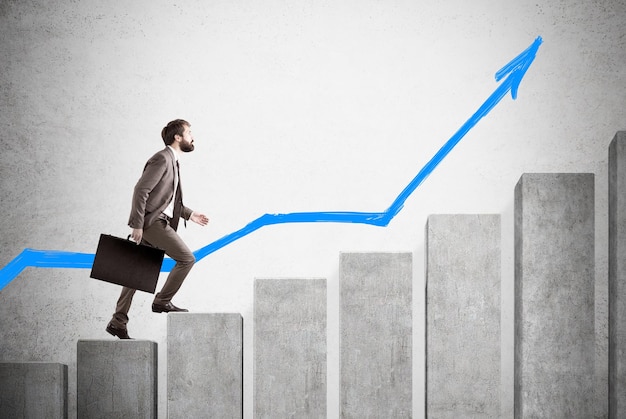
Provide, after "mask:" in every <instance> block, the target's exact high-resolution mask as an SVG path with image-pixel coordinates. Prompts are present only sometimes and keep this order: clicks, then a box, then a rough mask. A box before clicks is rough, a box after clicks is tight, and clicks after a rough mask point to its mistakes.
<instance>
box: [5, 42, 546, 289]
mask: <svg viewBox="0 0 626 419" xmlns="http://www.w3.org/2000/svg"><path fill="white" fill-rule="evenodd" d="M542 42H543V40H542V38H541V37H540V36H539V37H537V39H535V41H534V42H533V43H532V44H531V45H530V46H529V47H528V48H527V49H526V50H524V51H523V52H522V53H521V54H519V55H518V56H517V57H515V58H514V59H513V60H511V62H509V63H508V64H507V65H505V66H504V67H502V69H500V70H499V71H498V72H497V73H496V75H495V78H496V81H500V80H502V79H504V78H505V77H506V79H505V80H504V81H503V82H502V83H501V84H500V85H499V86H498V88H497V89H496V90H495V91H494V92H493V93H492V94H491V96H489V98H487V100H486V101H485V102H484V103H483V104H482V105H481V106H480V108H478V110H477V111H476V112H475V113H474V115H472V116H471V117H470V119H468V120H467V121H466V122H465V123H464V124H463V126H461V128H460V129H459V130H458V131H457V132H456V133H455V134H454V135H453V136H452V137H451V138H450V139H449V140H448V141H447V142H446V143H445V144H444V145H443V146H442V147H441V148H440V149H439V151H437V153H435V155H434V156H433V157H432V158H431V159H430V161H429V162H428V163H426V165H425V166H424V167H422V169H421V170H420V171H419V173H418V174H417V176H415V178H413V180H412V181H411V182H410V183H409V184H408V185H407V186H406V188H404V190H403V191H402V192H401V193H400V194H399V195H398V197H397V198H396V199H395V200H394V201H393V203H392V204H391V206H390V207H389V208H388V209H387V210H385V211H383V212H296V213H289V214H265V215H262V216H261V217H259V218H257V219H256V220H254V221H252V222H251V223H249V224H248V225H246V226H245V227H244V228H242V229H240V230H237V231H235V232H232V233H230V234H228V235H226V236H224V237H222V238H221V239H218V240H216V241H214V242H213V243H210V244H208V245H206V246H204V247H202V248H201V249H198V250H196V251H195V252H194V255H195V257H196V260H198V261H199V260H201V259H202V258H204V257H206V256H208V255H210V254H211V253H213V252H215V251H217V250H219V249H221V248H223V247H225V246H227V245H229V244H230V243H232V242H234V241H236V240H239V239H240V238H242V237H245V236H247V235H248V234H250V233H252V232H254V231H256V230H258V229H260V228H261V227H265V226H269V225H274V224H287V223H319V222H323V223H355V224H369V225H373V226H379V227H385V226H387V225H388V224H389V222H390V221H391V220H392V219H393V218H394V217H395V216H396V215H397V214H398V213H399V212H400V210H402V208H403V207H404V203H405V202H406V200H407V199H408V197H409V196H411V194H412V193H413V192H414V191H415V189H417V187H418V186H419V185H421V184H422V182H424V180H425V179H426V178H427V177H428V176H429V175H430V174H431V173H432V172H433V170H435V168H436V167H437V166H438V165H439V163H441V161H442V160H443V159H444V158H445V157H446V156H447V155H448V154H449V153H450V151H451V150H452V149H453V148H454V146H456V145H457V144H458V142H459V141H461V139H462V138H463V137H464V136H465V134H467V133H468V132H469V131H470V130H471V129H472V128H473V127H474V126H475V125H476V124H477V123H478V121H480V120H481V119H482V118H483V117H484V116H486V115H487V114H488V113H489V112H490V111H491V110H492V109H493V108H494V107H495V106H496V105H497V104H498V103H499V102H500V100H502V98H503V97H504V96H505V95H506V94H507V93H508V92H509V91H510V92H511V97H512V98H513V99H516V98H517V90H518V88H519V85H520V83H521V81H522V79H523V78H524V75H525V74H526V71H527V70H528V68H529V67H530V65H531V64H532V63H533V61H534V60H535V56H536V54H537V51H538V50H539V46H540V45H541V43H542ZM94 257H95V255H94V254H89V253H74V252H62V251H56V250H34V249H24V250H23V251H22V253H20V254H19V255H18V256H17V257H16V258H15V259H13V260H12V261H11V262H9V264H8V265H6V266H5V267H4V268H2V270H0V290H2V289H3V288H4V287H5V286H6V285H7V284H8V283H9V282H11V281H12V280H13V279H14V278H16V277H17V276H18V275H19V274H20V273H21V272H22V271H23V270H24V269H25V268H27V267H36V268H75V269H76V268H78V269H89V268H91V266H92V264H93V260H94ZM173 267H174V261H173V260H172V259H169V258H166V259H165V260H164V261H163V265H162V267H161V272H169V271H170V270H172V268H173Z"/></svg>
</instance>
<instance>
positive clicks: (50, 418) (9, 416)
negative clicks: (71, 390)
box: [0, 362, 68, 419]
mask: <svg viewBox="0 0 626 419" xmlns="http://www.w3.org/2000/svg"><path fill="white" fill-rule="evenodd" d="M67 378H68V377H67V365H63V364H54V363H43V362H24V363H17V362H13V363H8V362H7V363H4V362H1V363H0V418H2V419H19V418H24V419H65V418H67V416H68V415H67V413H68V412H67V381H68V380H67Z"/></svg>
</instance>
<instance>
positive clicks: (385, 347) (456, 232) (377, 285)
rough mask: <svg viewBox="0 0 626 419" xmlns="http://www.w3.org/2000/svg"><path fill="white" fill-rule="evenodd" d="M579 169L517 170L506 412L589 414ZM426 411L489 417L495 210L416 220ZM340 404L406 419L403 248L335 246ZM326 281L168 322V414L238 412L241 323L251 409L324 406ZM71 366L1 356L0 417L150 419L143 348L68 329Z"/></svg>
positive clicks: (618, 395)
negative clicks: (243, 308) (71, 370)
mask: <svg viewBox="0 0 626 419" xmlns="http://www.w3.org/2000/svg"><path fill="white" fill-rule="evenodd" d="M608 164H609V168H608V169H609V170H608V172H609V191H608V192H609V368H608V370H609V377H608V382H609V401H608V405H609V417H610V418H615V419H617V418H624V417H626V257H625V256H626V132H618V133H617V134H616V135H615V138H614V139H613V141H612V142H611V144H610V147H609V163H608ZM594 181H595V179H594V175H593V174H588V173H527V174H523V175H522V176H521V178H520V179H519V182H518V183H517V185H516V186H515V190H514V197H515V198H514V224H515V225H514V240H515V245H514V253H515V255H514V263H515V289H514V294H515V297H514V304H515V307H514V312H515V320H514V325H515V326H514V327H515V330H514V390H513V393H514V415H515V417H516V418H526V417H528V418H535V417H545V418H590V417H593V415H594V412H593V405H594V403H593V398H594V382H595V381H594V373H595V369H594V368H595V366H594V362H595V361H594V359H595V358H594V350H595V349H594V341H595V330H594V285H595V273H594V272H595V270H594V269H595V266H594V265H595V259H594V252H595V249H594V248H595V245H594V243H595V241H594V240H595V228H596V226H595V225H594V217H595V210H594V204H595V202H594V201H595V198H594V197H595V193H596V191H595V187H594ZM425 228H426V234H425V238H426V243H425V247H424V249H425V267H426V272H425V280H426V294H425V295H426V302H425V303H426V304H425V307H426V316H425V319H424V321H425V330H426V339H425V351H426V354H425V359H426V365H425V371H426V373H425V380H426V382H425V392H426V394H425V409H426V411H425V416H426V417H428V418H498V417H500V412H501V406H500V404H501V402H500V388H501V371H500V369H501V348H500V345H501V342H500V321H501V301H502V300H501V288H500V281H501V256H502V255H501V253H502V252H501V217H500V215H499V214H434V215H431V216H429V217H428V219H427V220H426V223H425ZM338 263H339V293H340V295H339V302H340V304H339V305H340V319H339V322H340V341H339V354H340V371H339V376H340V390H339V391H340V395H339V400H340V415H341V417H342V418H355V419H361V418H410V417H412V414H413V400H412V388H413V383H412V369H413V361H412V353H413V336H414V332H413V327H412V325H413V316H412V298H413V297H412V296H413V293H412V278H413V255H412V254H411V253H407V252H397V253H341V254H340V255H339V257H338ZM326 319H327V285H326V280H325V279H323V278H283V279H275V278H267V279H264V278H259V279H256V280H255V283H254V313H253V319H243V318H242V316H241V315H240V314H237V313H170V314H168V317H167V394H165V395H161V397H166V398H167V403H166V405H167V412H166V417H168V418H172V419H174V418H242V417H243V405H244V392H243V380H244V374H243V348H244V345H243V343H244V342H243V341H244V337H243V336H244V335H243V322H244V321H252V322H253V329H254V342H253V348H254V354H253V362H254V373H253V377H252V379H253V381H254V383H253V389H254V391H253V394H252V395H251V396H252V397H253V415H254V417H255V418H259V419H261V418H263V419H265V418H267V419H276V418H325V417H327V400H326V399H327V378H326V377H327V350H328V344H327V321H326ZM76 351H77V354H76V357H77V375H76V377H68V368H67V366H66V365H62V364H59V363H54V362H49V363H46V362H39V363H33V362H25V363H17V362H13V363H0V389H1V391H0V418H67V417H68V393H67V388H68V380H74V379H75V380H76V388H77V395H76V397H77V403H76V406H77V412H76V416H77V417H78V418H156V417H157V415H158V414H159V412H157V407H158V395H157V377H158V375H157V371H158V367H159V363H158V360H157V343H155V342H152V341H147V340H127V341H122V340H79V341H78V342H77V343H76Z"/></svg>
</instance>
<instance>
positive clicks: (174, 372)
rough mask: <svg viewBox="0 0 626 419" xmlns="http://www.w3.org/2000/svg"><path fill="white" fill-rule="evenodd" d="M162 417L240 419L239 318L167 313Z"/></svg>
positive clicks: (240, 346)
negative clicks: (165, 373) (165, 397)
mask: <svg viewBox="0 0 626 419" xmlns="http://www.w3.org/2000/svg"><path fill="white" fill-rule="evenodd" d="M167 417H168V418H169V419H176V418H181V419H187V418H194V419H201V418H242V417H243V318H242V317H241V314H217V313H216V314H202V313H170V314H168V316H167Z"/></svg>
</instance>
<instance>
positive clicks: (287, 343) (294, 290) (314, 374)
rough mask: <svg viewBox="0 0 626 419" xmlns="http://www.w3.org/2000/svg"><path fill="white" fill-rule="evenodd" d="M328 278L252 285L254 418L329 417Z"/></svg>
mask: <svg viewBox="0 0 626 419" xmlns="http://www.w3.org/2000/svg"><path fill="white" fill-rule="evenodd" d="M326 311H327V310H326V280H325V279H257V280H256V281H255V284H254V417H255V418H256V419H276V418H303V419H304V418H319V419H323V418H324V419H325V418H326V410H327V409H326V351H327V346H326V333H327V330H326Z"/></svg>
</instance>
